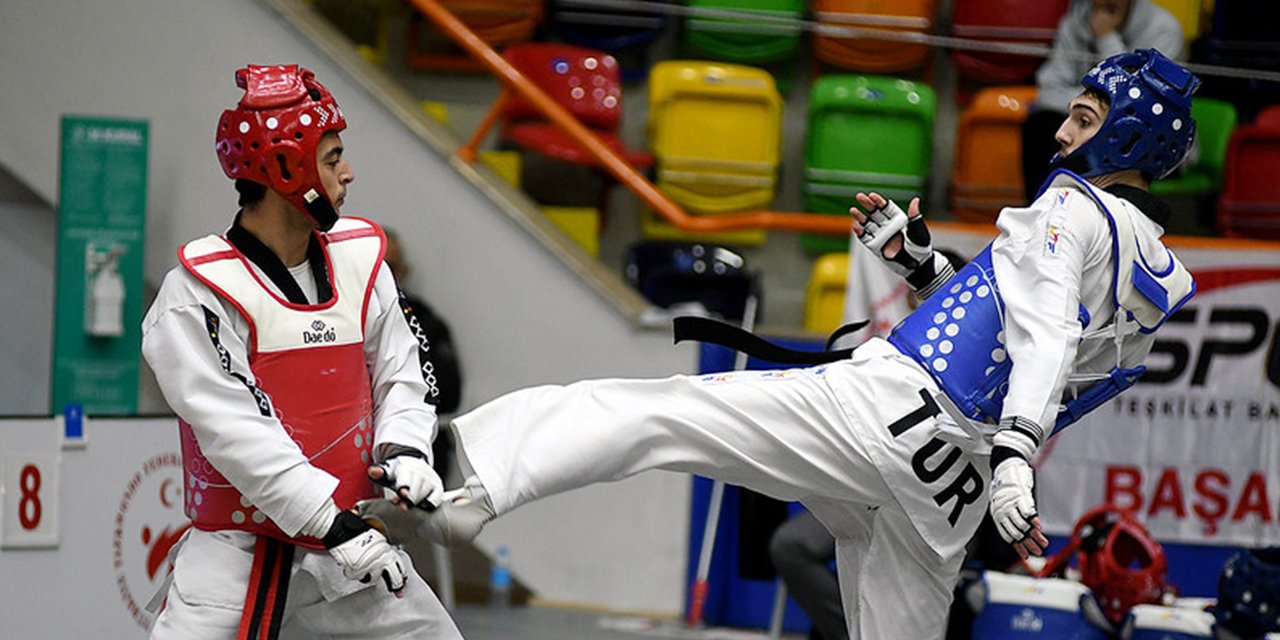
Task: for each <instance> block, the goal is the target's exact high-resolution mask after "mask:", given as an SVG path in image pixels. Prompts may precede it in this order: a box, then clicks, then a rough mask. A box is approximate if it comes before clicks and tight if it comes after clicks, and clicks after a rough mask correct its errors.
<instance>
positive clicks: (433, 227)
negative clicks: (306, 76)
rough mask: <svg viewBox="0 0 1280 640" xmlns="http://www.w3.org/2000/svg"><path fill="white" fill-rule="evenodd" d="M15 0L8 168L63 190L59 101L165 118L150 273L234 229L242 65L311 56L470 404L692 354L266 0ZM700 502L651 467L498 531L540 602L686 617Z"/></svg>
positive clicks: (3, 160)
mask: <svg viewBox="0 0 1280 640" xmlns="http://www.w3.org/2000/svg"><path fill="white" fill-rule="evenodd" d="M5 5H6V6H5V8H4V19H3V20H0V42H4V43H5V51H6V55H5V60H4V62H3V63H2V64H0V87H3V89H2V90H0V113H3V114H5V117H6V124H5V126H3V127H0V164H2V165H4V166H6V167H8V168H9V169H10V170H11V171H12V172H13V174H14V175H15V176H16V177H17V179H18V180H20V181H21V182H23V183H25V184H26V185H28V186H29V187H30V188H31V189H32V190H33V191H34V192H35V193H36V194H37V195H39V196H40V197H41V198H43V199H44V200H46V201H48V202H56V200H57V198H56V194H57V166H58V158H57V148H58V147H57V143H58V125H59V118H60V116H61V115H62V114H65V113H75V114H92V115H104V116H122V117H132V118H145V119H147V120H148V121H150V123H151V149H150V153H151V166H150V171H151V173H150V195H149V198H148V211H147V215H148V229H147V237H146V242H147V267H146V274H147V279H148V282H149V283H150V284H151V285H153V286H154V285H155V284H156V283H158V282H159V281H160V279H161V277H162V276H163V274H164V272H165V271H167V270H168V269H169V268H171V267H172V266H173V265H174V262H175V261H174V251H175V249H176V247H177V246H178V245H179V244H180V243H182V242H184V241H186V240H188V239H190V238H192V237H195V236H198V235H202V234H206V233H210V232H217V231H220V230H221V229H223V228H224V227H225V225H226V224H227V223H228V222H229V220H230V217H231V215H232V214H233V213H234V207H235V201H234V193H233V191H232V190H231V188H230V183H229V182H228V181H227V180H226V178H225V177H223V176H222V174H221V171H220V170H219V168H218V165H217V162H216V160H215V156H214V153H213V129H214V123H215V122H216V120H217V117H218V115H219V114H220V112H221V111H222V110H223V109H224V108H227V107H229V106H232V105H233V104H234V102H235V101H236V100H237V99H238V97H239V95H240V92H239V90H238V89H236V87H235V84H234V82H233V71H234V69H236V68H237V67H240V66H243V65H244V64H246V63H250V62H253V63H264V64H265V63H287V62H299V63H302V64H304V66H307V67H309V68H311V69H312V70H314V71H315V72H316V73H317V76H318V77H319V78H320V79H321V80H322V81H323V82H324V83H325V84H326V85H327V86H328V87H329V88H330V89H331V90H332V91H333V92H334V94H335V95H336V96H337V97H338V99H339V101H340V103H341V104H342V106H343V110H344V112H345V113H346V115H347V118H348V122H349V124H350V129H349V130H348V132H347V133H346V135H344V141H345V143H346V148H347V155H348V157H349V158H350V159H351V162H352V164H353V166H354V168H355V171H356V174H357V179H356V183H355V184H354V185H353V188H352V191H351V195H350V196H349V197H348V198H347V204H346V207H345V209H344V213H348V214H356V215H363V216H367V217H371V218H373V219H375V220H377V221H380V222H383V223H385V224H388V225H390V226H393V227H395V228H397V229H398V230H399V231H400V232H401V235H402V236H403V238H404V240H405V243H406V245H407V246H408V247H409V250H410V255H411V261H412V262H413V264H414V267H415V275H414V280H413V283H412V284H413V286H412V288H413V289H414V290H416V291H417V292H418V293H420V294H422V295H424V296H425V297H427V298H428V299H429V300H431V302H432V304H433V306H435V307H436V308H437V309H438V310H439V311H440V312H441V313H443V314H444V315H445V316H446V317H447V318H448V319H449V321H450V322H451V324H452V327H453V330H454V333H455V336H456V338H457V340H458V342H459V350H460V353H461V357H462V359H463V365H464V367H465V374H466V389H465V392H464V406H475V405H476V404H477V403H479V402H482V401H484V400H486V399H489V398H493V397H495V396H497V395H499V394H501V393H503V392H506V391H509V390H512V389H516V388H520V387H524V386H528V385H532V384H536V383H545V382H567V381H571V380H575V379H580V378H584V377H597V376H607V375H626V376H656V375H665V374H669V373H672V372H678V371H690V370H692V368H693V367H694V360H695V350H694V349H693V348H692V347H680V348H673V347H671V346H670V337H669V335H667V334H666V333H663V332H652V331H641V330H638V329H636V328H635V327H633V326H632V325H631V324H630V322H629V321H628V319H626V318H624V317H622V316H621V315H620V314H619V313H617V311H616V310H615V307H614V306H613V305H611V304H610V303H609V302H607V301H605V300H604V299H602V298H600V297H599V296H598V295H597V294H596V293H595V292H594V291H593V290H592V289H591V288H590V287H589V286H588V285H587V284H586V283H584V282H583V281H582V280H580V279H579V278H578V277H577V276H575V275H574V274H573V273H572V272H571V271H570V270H569V269H568V268H567V267H566V266H565V265H564V264H563V263H562V262H560V261H559V260H558V259H556V258H555V257H554V256H553V255H552V254H551V253H550V252H548V251H547V250H546V249H544V248H543V247H542V246H541V245H539V244H538V243H536V242H534V241H533V240H532V238H531V237H530V236H528V235H527V234H526V233H525V232H524V231H523V230H522V229H521V228H519V227H518V226H517V225H516V224H514V223H513V222H512V220H511V219H510V218H509V217H507V216H506V215H505V214H504V213H502V212H501V211H500V210H499V209H498V208H497V207H496V206H495V205H494V204H493V203H492V202H491V201H489V200H488V199H486V198H485V197H484V196H483V195H482V194H481V193H480V192H479V191H477V190H476V189H475V188H474V187H473V186H472V185H471V184H470V183H468V182H467V181H465V180H463V179H462V178H461V177H459V175H458V174H457V173H456V171H455V170H453V169H452V168H451V167H450V166H449V164H448V163H447V162H446V160H445V159H443V158H442V157H440V156H439V155H437V154H435V153H434V152H433V151H432V150H431V149H429V148H428V147H427V146H426V145H424V144H423V143H422V142H421V141H420V139H419V138H417V137H415V136H414V135H413V134H412V133H411V132H410V131H409V130H408V129H407V128H405V126H404V125H403V124H401V123H400V122H399V121H397V120H396V119H394V118H393V117H392V116H391V114H390V113H389V112H388V111H387V110H386V109H385V108H384V107H383V106H381V105H380V104H378V103H377V102H375V101H374V100H373V99H372V98H371V97H370V95H369V94H368V93H366V92H364V91H363V90H362V89H361V88H360V87H361V85H360V84H359V83H358V82H357V79H356V78H353V77H351V76H350V75H348V74H347V73H346V72H344V71H343V70H342V69H341V68H340V67H339V66H338V65H337V64H335V63H334V62H333V61H332V60H331V59H329V58H327V57H326V56H325V54H324V53H322V52H321V50H320V49H318V48H317V47H315V46H314V45H313V44H311V43H310V42H309V41H307V40H306V39H305V38H303V37H302V36H301V35H300V34H298V33H297V32H296V31H294V30H293V28H292V27H291V26H290V24H289V23H288V22H287V21H286V20H284V19H283V18H282V17H281V16H280V15H279V14H277V13H276V12H275V11H274V10H273V9H271V8H270V7H268V6H267V5H265V4H263V3H261V2H258V1H255V0H220V1H219V2H204V1H201V0H116V1H114V2H110V3H100V2H80V1H78V0H41V1H38V2H37V1H34V0H28V1H22V0H18V1H16V2H15V1H10V2H6V3H5ZM9 217H10V216H6V220H7V219H8V218H9ZM47 226H48V225H47V221H37V222H34V223H32V224H30V225H28V226H26V227H23V228H24V229H25V231H23V232H22V233H36V234H39V233H49V232H50V231H48V230H47V229H46V227H47ZM8 233H9V232H8V231H6V236H7V235H8ZM14 237H17V236H14ZM48 244H49V246H52V239H49V240H48ZM7 263H8V262H7V261H6V264H7ZM52 264H53V263H52V259H50V260H49V261H48V262H47V263H46V264H44V265H28V266H26V267H24V268H26V269H30V270H31V273H28V274H19V275H20V276H23V277H26V276H30V277H31V278H30V279H31V281H33V282H39V281H43V282H50V283H51V282H52V276H51V271H52ZM42 269H47V271H44V270H42ZM6 277H9V276H8V274H6ZM41 278H43V280H41ZM5 293H6V300H7V299H8V295H9V294H8V290H7V289H6V290H5ZM17 306H20V305H12V304H6V305H5V308H4V309H3V311H0V316H3V317H4V326H9V325H18V326H20V325H21V324H22V323H23V322H27V321H30V320H32V319H35V320H38V321H41V322H44V321H47V313H48V312H47V311H46V312H45V315H43V316H40V315H27V312H26V311H24V310H22V309H20V308H15V307H17ZM15 314H16V316H17V317H14V316H15ZM145 398H146V394H144V399H145ZM143 409H144V411H146V410H162V409H163V408H162V407H159V406H145V405H144V407H143ZM687 503H688V479H687V478H686V477H683V476H678V475H674V474H646V475H645V476H642V477H640V478H636V479H632V480H629V481H626V482H623V483H619V484H616V485H609V486H601V487H595V488H592V489H589V490H586V491H581V492H577V493H575V494H570V495H567V496H564V497H562V498H559V499H552V500H548V501H546V502H545V503H542V504H536V505H532V506H530V507H527V508H526V509H522V510H521V511H518V512H516V513H515V514H513V515H512V516H511V517H510V518H509V519H507V520H506V521H500V522H499V523H495V525H494V526H493V527H492V531H490V532H487V533H486V534H485V537H484V539H483V540H484V542H485V544H488V545H492V544H496V543H497V542H501V543H503V544H506V545H507V546H508V547H509V548H510V549H511V554H512V559H513V565H514V567H515V569H516V572H517V574H518V575H519V577H520V578H521V579H523V580H525V581H526V582H527V583H528V584H530V586H531V587H532V588H534V589H535V591H537V593H538V594H539V595H540V596H542V597H545V598H550V599H554V600H564V601H572V602H579V603H584V604H592V605H598V606H604V607H610V608H616V609H633V610H651V611H659V612H670V613H674V612H677V611H678V610H679V609H680V607H681V599H682V595H683V572H684V566H685V548H686V544H687V541H686V538H687V526H688V506H687ZM606 536H607V539H605V538H606Z"/></svg>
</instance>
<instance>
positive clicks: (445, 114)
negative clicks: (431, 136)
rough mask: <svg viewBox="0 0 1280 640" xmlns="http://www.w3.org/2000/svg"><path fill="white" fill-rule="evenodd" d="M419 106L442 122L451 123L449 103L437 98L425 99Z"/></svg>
mask: <svg viewBox="0 0 1280 640" xmlns="http://www.w3.org/2000/svg"><path fill="white" fill-rule="evenodd" d="M418 108H420V109H422V112H423V113H425V114H427V115H428V116H430V117H431V118H432V119H434V120H435V121H436V122H439V123H440V124H449V105H447V104H445V103H443V102H437V101H435V100H423V101H421V102H419V103H418Z"/></svg>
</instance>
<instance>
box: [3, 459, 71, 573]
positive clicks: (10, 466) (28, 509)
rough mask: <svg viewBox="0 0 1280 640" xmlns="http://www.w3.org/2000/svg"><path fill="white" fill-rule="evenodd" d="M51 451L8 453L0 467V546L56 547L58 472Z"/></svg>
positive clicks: (58, 463)
mask: <svg viewBox="0 0 1280 640" xmlns="http://www.w3.org/2000/svg"><path fill="white" fill-rule="evenodd" d="M61 464H62V460H61V456H59V455H58V454H57V453H53V452H39V453H21V452H20V453H7V454H5V456H4V461H3V467H2V468H0V474H2V475H0V494H3V495H4V510H3V511H2V512H0V523H3V524H2V525H0V547H3V548H5V549H13V548H24V547H56V546H58V511H59V507H58V495H59V489H58V475H59V474H58V471H59V468H60V466H61Z"/></svg>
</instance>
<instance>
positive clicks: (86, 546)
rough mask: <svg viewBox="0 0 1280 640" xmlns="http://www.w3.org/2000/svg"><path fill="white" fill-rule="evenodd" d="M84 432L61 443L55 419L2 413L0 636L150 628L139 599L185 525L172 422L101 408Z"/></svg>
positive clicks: (164, 568) (116, 633) (128, 634)
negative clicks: (79, 441) (30, 537)
mask: <svg viewBox="0 0 1280 640" xmlns="http://www.w3.org/2000/svg"><path fill="white" fill-rule="evenodd" d="M85 433H86V435H87V436H88V437H87V440H86V441H85V442H84V443H83V446H79V445H77V446H75V447H70V448H63V446H62V434H61V426H60V423H59V422H58V421H56V420H53V419H7V420H0V451H3V452H4V454H5V455H4V456H3V457H0V466H2V467H4V468H0V477H3V478H5V479H6V480H5V482H4V485H3V486H2V487H0V489H2V490H3V492H4V495H5V500H4V505H5V510H4V511H3V512H0V521H3V522H2V524H0V527H3V528H2V529H0V530H3V531H4V533H5V539H4V545H3V546H2V547H0V593H4V597H3V598H0V621H2V622H0V637H4V638H10V637H12V638H120V639H125V638H145V637H147V629H148V628H149V627H150V624H151V619H152V616H151V615H150V614H148V613H147V612H146V611H145V610H144V607H145V606H146V604H147V601H148V600H149V599H150V598H151V595H152V594H153V593H154V592H155V590H156V588H157V587H158V586H159V585H160V584H161V583H162V582H163V580H164V578H165V576H166V575H167V574H168V572H169V563H168V561H167V559H166V557H167V555H168V552H169V549H170V548H171V547H172V546H173V544H174V542H176V541H177V539H178V538H179V537H181V535H182V533H183V532H184V531H185V530H186V527H187V526H188V521H187V519H186V518H185V517H184V516H183V514H182V462H181V456H180V454H179V447H178V429H177V423H176V421H175V420H174V419H173V418H111V419H107V418H98V419H94V420H93V421H92V422H88V423H86V426H85ZM10 466H12V467H14V469H9V468H7V467H10ZM10 472H12V475H13V477H14V480H12V481H10V480H8V478H9V477H10V475H11V473H10ZM55 478H56V479H57V482H51V481H50V480H51V479H55ZM10 497H14V499H13V500H10V499H9V498H10ZM51 527H52V528H51ZM42 529H48V530H47V531H44V532H42V535H41V537H40V538H39V539H41V540H44V542H43V543H41V544H38V545H27V544H25V542H24V540H25V537H26V534H28V533H30V532H39V531H41V530H42ZM12 541H17V543H18V544H17V546H15V545H14V544H12Z"/></svg>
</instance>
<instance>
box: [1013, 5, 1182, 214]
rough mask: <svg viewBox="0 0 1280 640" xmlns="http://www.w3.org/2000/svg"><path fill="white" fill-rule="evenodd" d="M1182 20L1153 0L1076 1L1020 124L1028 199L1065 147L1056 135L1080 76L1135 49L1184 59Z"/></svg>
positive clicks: (1062, 22) (1077, 90)
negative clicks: (1055, 137)
mask: <svg viewBox="0 0 1280 640" xmlns="http://www.w3.org/2000/svg"><path fill="white" fill-rule="evenodd" d="M1183 40H1184V36H1183V32H1182V25H1181V24H1179V23H1178V19H1177V18H1175V17H1173V14H1171V13H1169V12H1168V11H1166V10H1164V9H1163V8H1162V7H1159V6H1157V5H1156V4H1155V3H1154V2H1152V1H1151V0H1072V2H1071V6H1070V7H1069V8H1068V9H1067V14H1066V15H1064V16H1063V17H1062V20H1060V21H1059V22H1058V32H1057V35H1056V36H1054V39H1053V51H1052V52H1051V53H1050V54H1049V57H1048V59H1046V60H1045V61H1044V64H1042V65H1040V69H1039V70H1038V71H1036V88H1037V89H1038V91H1037V95H1036V102H1035V104H1034V105H1032V107H1031V114H1030V115H1029V116H1027V119H1026V121H1025V122H1024V123H1023V125H1022V175H1023V177H1024V186H1025V189H1026V198H1027V200H1026V201H1027V202H1028V203H1029V202H1032V201H1034V200H1035V198H1036V194H1037V193H1038V192H1039V191H1040V185H1041V184H1042V183H1043V182H1044V181H1045V179H1046V178H1048V177H1049V159H1050V158H1052V157H1053V154H1055V153H1057V152H1058V149H1059V147H1060V146H1061V145H1060V144H1059V143H1058V142H1057V141H1056V140H1055V139H1054V135H1055V134H1056V132H1057V131H1058V127H1059V126H1060V125H1061V124H1062V121H1063V120H1065V119H1066V117H1067V105H1068V104H1070V102H1071V99H1072V98H1074V97H1076V95H1077V94H1079V93H1080V78H1081V77H1082V76H1084V74H1086V73H1088V71H1089V69H1091V68H1092V67H1093V65H1095V64H1097V62H1098V61H1099V60H1103V59H1105V58H1109V57H1111V56H1113V55H1116V54H1119V53H1124V52H1127V51H1133V50H1135V49H1156V50H1158V51H1160V53H1163V54H1164V55H1165V57H1167V58H1171V59H1174V60H1180V59H1182V58H1183V55H1182V53H1183V52H1182V48H1183Z"/></svg>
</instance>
